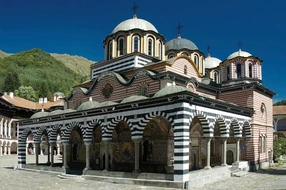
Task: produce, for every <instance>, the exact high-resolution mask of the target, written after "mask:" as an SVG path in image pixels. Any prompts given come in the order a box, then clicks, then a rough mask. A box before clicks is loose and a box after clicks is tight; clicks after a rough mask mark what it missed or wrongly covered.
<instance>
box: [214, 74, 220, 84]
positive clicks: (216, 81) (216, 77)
mask: <svg viewBox="0 0 286 190" xmlns="http://www.w3.org/2000/svg"><path fill="white" fill-rule="evenodd" d="M214 81H215V83H219V80H218V72H217V71H214Z"/></svg>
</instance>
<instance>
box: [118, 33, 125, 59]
mask: <svg viewBox="0 0 286 190" xmlns="http://www.w3.org/2000/svg"><path fill="white" fill-rule="evenodd" d="M123 49H124V37H123V36H121V37H120V38H118V40H117V55H118V57H119V56H122V55H123Z"/></svg>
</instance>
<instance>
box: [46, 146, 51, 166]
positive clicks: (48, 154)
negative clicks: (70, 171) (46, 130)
mask: <svg viewBox="0 0 286 190" xmlns="http://www.w3.org/2000/svg"><path fill="white" fill-rule="evenodd" d="M50 148H51V146H50V144H48V153H47V156H48V161H47V164H51V157H50V153H51V152H50Z"/></svg>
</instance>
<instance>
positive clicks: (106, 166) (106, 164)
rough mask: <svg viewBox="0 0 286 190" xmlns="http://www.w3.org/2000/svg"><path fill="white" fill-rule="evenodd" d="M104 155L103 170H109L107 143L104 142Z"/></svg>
mask: <svg viewBox="0 0 286 190" xmlns="http://www.w3.org/2000/svg"><path fill="white" fill-rule="evenodd" d="M104 148H105V149H104V153H105V167H104V170H105V171H108V170H109V141H104Z"/></svg>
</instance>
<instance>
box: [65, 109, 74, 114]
mask: <svg viewBox="0 0 286 190" xmlns="http://www.w3.org/2000/svg"><path fill="white" fill-rule="evenodd" d="M75 111H76V110H73V109H66V110H63V113H71V112H75Z"/></svg>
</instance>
